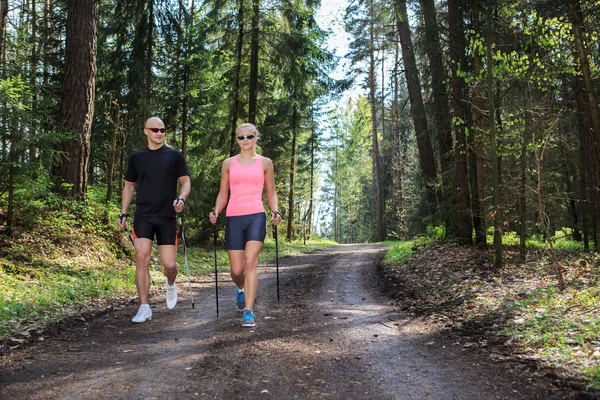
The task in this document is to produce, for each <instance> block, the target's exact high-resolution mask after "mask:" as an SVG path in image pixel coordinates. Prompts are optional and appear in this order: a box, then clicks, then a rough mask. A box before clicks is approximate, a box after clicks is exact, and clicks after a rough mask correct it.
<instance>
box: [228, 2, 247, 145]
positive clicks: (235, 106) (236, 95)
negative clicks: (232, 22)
mask: <svg viewBox="0 0 600 400" xmlns="http://www.w3.org/2000/svg"><path fill="white" fill-rule="evenodd" d="M237 24H238V38H237V45H236V59H235V67H234V72H233V75H234V76H233V100H232V102H231V111H230V113H231V116H230V118H231V138H230V141H229V157H233V155H234V154H235V143H236V142H235V129H236V128H237V121H238V112H239V109H240V75H241V70H242V50H243V48H244V0H239V9H238V15H237Z"/></svg>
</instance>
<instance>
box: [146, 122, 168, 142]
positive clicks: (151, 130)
mask: <svg viewBox="0 0 600 400" xmlns="http://www.w3.org/2000/svg"><path fill="white" fill-rule="evenodd" d="M144 133H145V134H146V136H148V140H149V141H150V142H152V143H154V144H162V143H163V142H164V141H165V125H164V124H163V123H162V122H160V121H149V122H147V123H146V126H145V127H144Z"/></svg>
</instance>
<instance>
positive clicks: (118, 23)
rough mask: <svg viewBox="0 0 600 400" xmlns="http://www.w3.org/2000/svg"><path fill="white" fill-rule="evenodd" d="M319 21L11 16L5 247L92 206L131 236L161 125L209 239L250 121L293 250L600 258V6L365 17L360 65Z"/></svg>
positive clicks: (455, 6) (118, 3)
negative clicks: (121, 216) (418, 240)
mask: <svg viewBox="0 0 600 400" xmlns="http://www.w3.org/2000/svg"><path fill="white" fill-rule="evenodd" d="M320 7H321V4H320V2H319V1H288V0H283V1H277V0H276V1H265V0H263V1H260V0H252V1H244V0H237V1H233V2H232V1H213V0H207V1H197V0H185V1H184V0H179V1H174V0H115V1H107V0H98V1H96V0H20V1H16V0H15V1H9V0H0V127H1V129H0V132H1V139H0V140H1V152H0V168H1V171H2V173H1V174H0V222H1V224H0V233H1V234H2V236H5V237H6V238H9V239H11V238H12V239H15V238H17V237H19V235H21V234H22V233H23V232H27V231H28V230H31V229H33V227H34V226H36V224H39V223H40V221H41V220H43V219H44V218H46V216H47V215H48V213H49V212H51V211H52V210H54V209H61V208H64V207H65V204H67V203H68V204H71V206H69V207H73V206H72V204H83V205H85V204H87V202H88V201H89V198H90V193H91V192H93V193H94V196H95V197H99V196H100V197H102V198H103V199H102V200H101V203H103V204H104V205H105V206H104V208H105V210H104V222H105V223H107V224H109V223H110V224H112V223H114V219H115V217H116V215H118V207H119V205H120V194H121V190H122V185H123V175H124V168H125V165H126V161H127V158H128V157H129V155H130V154H132V153H133V152H135V151H137V150H138V149H140V148H142V147H143V146H144V145H145V136H144V135H143V131H142V127H143V123H144V121H145V120H146V119H147V118H148V117H149V116H159V117H160V118H162V119H163V121H164V122H165V125H166V127H167V135H168V144H169V146H171V147H174V148H176V149H178V150H180V151H182V152H183V154H184V155H185V157H186V160H187V162H188V165H189V167H190V171H191V179H192V188H193V190H192V195H191V197H190V199H189V202H188V203H187V206H186V215H185V218H186V221H187V226H188V227H189V233H188V236H189V237H190V240H192V241H193V242H195V243H196V244H203V243H206V242H208V241H209V239H210V237H211V227H210V224H209V222H208V219H207V218H206V216H207V214H208V212H209V211H210V209H211V208H212V206H213V205H214V197H215V196H216V193H217V191H218V185H219V173H220V165H221V162H222V161H223V160H224V159H225V158H227V157H229V156H231V155H233V154H236V151H237V149H236V144H235V140H234V139H235V135H234V130H235V127H236V126H237V125H239V124H240V123H242V122H251V123H254V124H256V125H257V126H258V128H259V130H260V132H261V139H260V141H259V145H260V149H259V152H260V153H262V154H263V155H265V156H267V157H269V158H271V159H272V160H273V162H274V165H275V171H276V185H277V192H278V195H279V201H280V210H281V211H282V213H283V214H284V225H285V226H284V227H283V228H282V230H285V238H286V239H287V240H288V241H293V240H297V239H301V238H306V237H310V236H311V235H317V234H319V235H321V236H326V237H329V238H331V239H334V240H336V241H337V242H339V243H349V242H372V241H383V240H389V239H391V240H401V239H407V238H412V237H415V236H418V235H421V234H424V233H427V232H432V231H435V232H441V233H440V236H443V237H445V238H447V239H449V240H452V241H455V242H456V243H458V244H461V245H468V246H477V247H481V248H487V247H489V248H490V249H493V252H494V257H495V258H494V259H495V262H496V263H497V265H501V264H502V262H503V247H504V246H505V245H507V243H510V244H511V245H513V246H517V247H518V248H519V250H520V254H521V256H522V257H525V254H526V249H527V246H528V241H529V240H538V241H542V242H546V244H547V245H548V246H550V247H551V248H552V247H553V246H555V245H556V244H557V243H559V242H560V240H562V239H569V240H573V241H575V242H577V243H579V244H580V246H579V248H580V249H581V250H586V251H595V252H598V251H599V250H600V247H599V246H600V241H599V240H598V235H600V165H599V164H600V146H599V145H598V142H599V141H600V114H599V111H598V101H597V96H598V90H599V85H598V82H597V77H598V72H599V71H598V55H599V51H600V49H599V48H598V30H599V28H600V20H599V16H600V3H599V2H598V1H591V0H590V1H588V0H568V1H548V0H539V1H535V0H521V1H501V0H469V1H467V0H448V1H446V2H440V1H435V0H420V1H418V2H416V1H406V0H395V1H394V2H392V3H390V2H385V1H378V0H359V1H353V2H349V3H347V4H346V5H345V13H344V15H341V16H339V18H340V20H342V22H343V25H344V27H345V30H346V34H347V35H348V36H349V37H350V38H351V41H350V45H349V51H348V53H347V54H346V55H345V56H344V60H341V59H340V58H339V57H337V56H336V55H335V54H334V52H333V51H332V49H331V48H330V46H328V40H329V37H330V35H331V30H330V29H329V28H326V27H322V26H319V24H318V23H317V19H316V14H317V12H318V10H319V8H320ZM341 61H347V63H346V65H348V66H349V68H347V71H346V74H345V76H344V77H343V78H342V79H334V78H332V76H333V75H332V72H333V71H334V70H335V68H336V66H337V65H339V64H340V62H341ZM349 90H352V92H353V93H354V95H352V96H348V95H347V93H348V91H349ZM99 193H100V194H101V195H99Z"/></svg>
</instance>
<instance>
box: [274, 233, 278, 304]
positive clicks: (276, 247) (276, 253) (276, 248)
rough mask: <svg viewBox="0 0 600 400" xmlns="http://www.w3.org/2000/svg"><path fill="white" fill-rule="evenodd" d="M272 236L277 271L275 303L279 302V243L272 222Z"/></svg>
mask: <svg viewBox="0 0 600 400" xmlns="http://www.w3.org/2000/svg"><path fill="white" fill-rule="evenodd" d="M273 236H274V237H275V265H276V268H275V270H276V271H277V304H279V245H278V242H277V225H275V224H273Z"/></svg>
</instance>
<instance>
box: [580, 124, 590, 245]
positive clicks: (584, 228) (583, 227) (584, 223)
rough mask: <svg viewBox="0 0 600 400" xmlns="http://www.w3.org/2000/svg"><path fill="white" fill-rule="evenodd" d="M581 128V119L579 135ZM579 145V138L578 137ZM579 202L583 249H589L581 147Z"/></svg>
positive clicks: (584, 173) (585, 181)
mask: <svg viewBox="0 0 600 400" xmlns="http://www.w3.org/2000/svg"><path fill="white" fill-rule="evenodd" d="M582 131H583V128H582V127H581V120H580V122H579V135H580V137H581V133H582ZM579 142H580V146H581V147H583V146H582V145H581V138H580V139H579ZM578 162H579V168H578V170H579V171H578V172H579V174H578V175H579V204H580V205H581V230H582V232H583V250H584V251H590V236H589V226H588V204H587V203H588V202H587V190H586V189H587V187H588V184H587V179H586V170H585V159H584V156H583V148H581V149H580V152H579V160H578Z"/></svg>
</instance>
